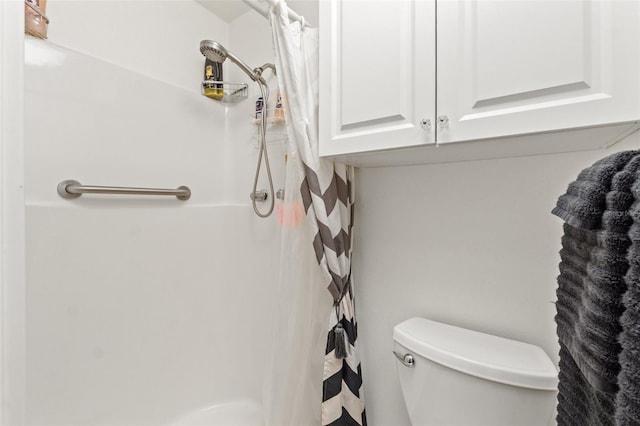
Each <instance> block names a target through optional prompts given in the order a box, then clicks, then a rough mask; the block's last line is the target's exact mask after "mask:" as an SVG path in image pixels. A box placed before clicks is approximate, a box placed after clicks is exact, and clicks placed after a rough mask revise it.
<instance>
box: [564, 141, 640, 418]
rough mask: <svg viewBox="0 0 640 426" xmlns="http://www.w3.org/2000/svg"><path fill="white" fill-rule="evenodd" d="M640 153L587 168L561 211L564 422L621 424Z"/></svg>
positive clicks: (618, 156) (627, 153) (624, 154)
mask: <svg viewBox="0 0 640 426" xmlns="http://www.w3.org/2000/svg"><path fill="white" fill-rule="evenodd" d="M637 154H638V152H636V151H625V152H621V153H616V154H613V155H611V156H609V157H607V158H605V159H603V160H600V161H598V162H597V163H595V164H594V165H593V166H591V167H589V168H587V169H585V170H583V171H582V172H581V173H580V175H579V176H578V179H577V180H576V181H575V182H573V183H571V184H570V185H569V188H568V190H567V193H566V194H565V195H563V196H561V197H560V198H559V200H558V205H557V206H556V208H555V209H554V210H553V213H554V214H555V215H557V216H559V217H561V218H562V219H564V220H565V222H566V223H565V225H564V232H565V233H564V236H563V237H562V250H561V251H560V257H561V263H560V276H559V277H558V290H557V295H558V302H557V304H556V306H557V315H556V324H557V332H558V337H559V340H560V346H561V351H560V384H559V394H558V424H560V425H564V424H570V425H582V424H584V425H609V424H614V415H615V411H616V406H615V396H616V395H615V393H616V392H617V390H618V384H617V383H618V381H617V376H618V372H619V371H620V364H619V360H618V356H619V354H620V350H621V348H620V345H619V343H618V340H617V339H618V335H619V334H620V332H621V326H620V322H619V319H620V316H621V315H622V312H623V310H624V307H623V305H622V297H623V294H624V293H625V291H626V284H625V281H624V277H625V274H626V272H627V270H628V268H629V265H628V262H627V258H626V256H627V251H628V248H629V246H630V240H629V237H628V235H627V234H628V231H629V229H630V227H631V223H632V221H631V217H630V215H629V211H628V210H629V208H630V207H631V205H632V203H633V201H634V197H633V194H632V192H631V187H632V185H633V183H634V181H635V179H636V174H637V172H638V170H640V156H636V155H637Z"/></svg>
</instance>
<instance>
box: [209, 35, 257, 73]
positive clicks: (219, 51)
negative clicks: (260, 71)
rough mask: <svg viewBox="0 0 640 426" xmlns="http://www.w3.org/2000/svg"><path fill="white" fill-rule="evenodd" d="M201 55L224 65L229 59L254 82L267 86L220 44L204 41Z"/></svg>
mask: <svg viewBox="0 0 640 426" xmlns="http://www.w3.org/2000/svg"><path fill="white" fill-rule="evenodd" d="M200 53H202V54H203V55H204V56H205V57H206V58H207V59H209V60H211V61H213V62H218V63H220V64H221V63H223V62H224V61H225V59H227V58H229V59H230V60H231V62H233V63H234V64H236V65H237V66H238V67H239V68H240V69H241V70H242V71H244V72H245V73H246V74H247V75H248V76H249V77H250V78H251V80H253V81H259V82H261V83H263V84H266V83H265V81H264V79H263V78H262V77H261V76H260V75H257V74H256V73H255V72H254V71H253V70H252V69H251V68H249V66H248V65H247V64H245V63H244V62H242V61H241V60H240V58H238V57H237V56H236V55H234V54H233V53H231V52H229V51H228V50H227V49H225V48H224V47H223V46H222V45H221V44H220V43H218V42H217V41H212V40H202V41H201V42H200Z"/></svg>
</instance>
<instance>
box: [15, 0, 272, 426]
mask: <svg viewBox="0 0 640 426" xmlns="http://www.w3.org/2000/svg"><path fill="white" fill-rule="evenodd" d="M48 15H49V16H50V17H51V19H52V24H51V27H50V33H49V40H48V41H37V40H33V39H29V40H27V44H26V69H25V104H26V123H25V126H26V130H25V146H26V148H25V151H26V153H25V155H26V159H25V163H26V165H25V167H26V176H25V181H26V199H27V206H26V209H27V224H26V228H27V242H26V243H27V253H26V262H27V302H26V311H27V316H26V342H27V355H26V358H27V365H26V370H27V376H26V387H27V395H26V406H27V409H26V422H27V424H34V425H35V424H38V425H47V424H60V425H62V424H65V425H71V424H77V425H80V424H83V425H86V424H96V425H98V424H103V425H106V424H119V425H140V424H167V423H169V422H170V421H171V420H172V419H175V418H176V417H179V416H181V415H184V414H185V413H187V412H189V411H191V410H195V409H198V408H201V407H204V406H208V405H212V404H216V403H221V402H225V401H229V400H232V399H238V398H250V399H253V400H256V401H260V399H261V387H262V378H263V372H264V369H265V363H266V357H265V353H266V352H267V351H268V349H269V342H270V335H271V331H272V330H271V327H270V321H269V319H270V317H271V315H272V314H273V313H272V311H271V304H270V303H269V301H270V300H271V299H272V297H274V295H273V289H274V288H275V285H276V282H277V277H278V267H279V243H280V240H279V232H278V229H277V226H276V221H275V218H273V217H272V218H270V219H266V220H264V219H259V218H257V217H256V216H255V215H254V214H253V212H252V210H251V207H250V205H249V203H248V194H249V191H250V181H251V179H252V173H253V167H255V156H256V155H257V151H256V150H255V149H254V148H253V147H252V143H253V142H252V137H253V134H254V132H255V131H256V129H255V128H254V127H250V125H249V123H248V120H247V119H246V117H248V115H249V113H250V109H251V107H250V104H251V103H252V101H251V100H249V101H244V102H242V103H240V104H237V105H225V104H221V103H218V102H216V101H213V100H210V99H207V98H205V97H203V96H201V95H200V94H199V83H200V81H201V78H202V66H203V57H202V56H201V55H200V53H199V51H198V47H199V42H200V40H202V39H214V40H218V41H220V42H221V43H223V44H225V45H228V46H229V48H230V49H231V50H233V49H234V47H233V44H232V41H231V40H230V37H229V34H230V30H231V28H232V27H233V26H234V25H242V24H241V23H240V24H235V23H232V24H231V25H230V24H227V23H225V22H223V21H222V20H220V19H219V18H218V17H217V16H215V15H214V14H212V13H211V12H209V11H208V10H206V9H204V8H202V7H201V6H200V5H198V4H196V3H195V2H193V1H191V0H184V1H157V2H156V1H154V2H148V1H127V2H117V1H115V2H114V1H84V2H79V1H50V2H49V8H48ZM261 19H263V18H261ZM263 24H265V25H266V23H264V22H263ZM270 54H271V52H270V51H268V52H267V54H266V56H265V59H264V60H263V62H266V61H267V60H269V61H270V62H271V61H272V58H271V57H270V56H269V55H270ZM246 60H247V61H248V62H250V63H252V64H253V62H251V61H253V58H252V57H249V58H247V59H246ZM261 63H262V62H261ZM256 65H258V64H256ZM228 69H229V67H228V66H227V70H228ZM240 77H241V76H238V78H240ZM241 80H244V81H247V80H248V79H247V78H241ZM243 109H244V112H243V115H244V117H245V118H243V119H242V120H240V119H238V120H237V121H233V120H232V117H234V114H239V111H240V110H243ZM235 126H237V127H238V129H235V128H234V127H235ZM276 157H277V156H276ZM280 157H281V156H280ZM231 160H232V161H236V163H233V164H229V161H231ZM249 162H250V163H249ZM276 175H277V176H279V179H281V178H282V176H281V175H282V173H281V171H278V172H276ZM64 179H76V180H79V181H80V182H82V183H84V184H93V185H116V186H149V187H167V188H171V187H177V186H178V185H188V186H189V187H190V188H191V190H192V191H193V195H192V198H191V199H190V200H188V201H186V202H181V201H177V200H176V199H175V198H171V197H165V198H160V199H158V198H153V197H150V198H140V197H138V198H136V197H113V196H87V195H84V196H82V197H81V198H79V199H76V200H65V199H62V198H60V197H59V196H58V195H57V194H56V192H55V189H56V185H57V184H58V182H60V181H61V180H64ZM238 181H240V182H242V183H241V184H240V183H237V182H238ZM236 191H238V192H241V193H240V194H238V193H236Z"/></svg>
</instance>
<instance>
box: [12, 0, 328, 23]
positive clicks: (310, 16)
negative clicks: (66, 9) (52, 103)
mask: <svg viewBox="0 0 640 426" xmlns="http://www.w3.org/2000/svg"><path fill="white" fill-rule="evenodd" d="M0 1H2V0H0ZM196 2H198V3H200V4H201V5H202V6H204V7H205V8H207V9H209V10H210V11H212V12H213V13H215V14H216V15H218V16H219V17H220V18H222V19H223V20H224V21H226V22H231V21H233V20H234V19H236V18H238V17H239V16H241V15H243V14H244V13H246V12H248V11H249V10H251V8H250V7H249V6H247V5H246V4H245V3H244V2H243V1H242V0H196ZM287 4H288V5H289V7H290V8H291V9H292V10H294V11H295V12H297V13H298V14H300V15H302V16H304V18H305V20H306V21H307V22H309V23H310V24H311V25H313V26H315V25H317V23H318V0H289V1H287Z"/></svg>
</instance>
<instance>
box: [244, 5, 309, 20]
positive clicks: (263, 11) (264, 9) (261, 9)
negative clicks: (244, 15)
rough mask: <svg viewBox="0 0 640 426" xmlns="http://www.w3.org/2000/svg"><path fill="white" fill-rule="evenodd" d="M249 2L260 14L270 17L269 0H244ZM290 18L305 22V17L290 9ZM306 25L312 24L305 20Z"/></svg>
mask: <svg viewBox="0 0 640 426" xmlns="http://www.w3.org/2000/svg"><path fill="white" fill-rule="evenodd" d="M242 1H243V2H244V3H246V4H247V6H249V7H250V8H252V9H253V10H255V11H256V12H258V13H259V14H260V15H262V16H264V17H265V18H269V0H242ZM289 19H291V20H292V21H299V22H303V20H304V18H303V17H302V16H300V15H298V14H297V13H296V12H294V11H293V10H291V9H289ZM304 26H305V27H309V26H310V25H309V24H308V23H307V22H306V21H305V24H304Z"/></svg>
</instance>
